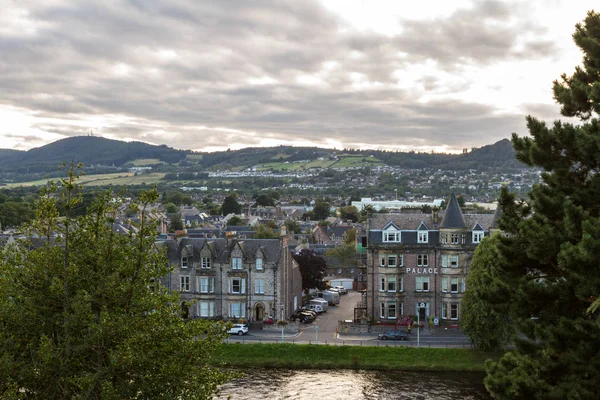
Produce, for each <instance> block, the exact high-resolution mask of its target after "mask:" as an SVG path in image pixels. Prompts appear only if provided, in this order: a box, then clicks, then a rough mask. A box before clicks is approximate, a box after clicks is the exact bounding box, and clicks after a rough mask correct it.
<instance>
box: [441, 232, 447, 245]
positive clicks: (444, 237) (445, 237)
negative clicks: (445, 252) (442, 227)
mask: <svg viewBox="0 0 600 400" xmlns="http://www.w3.org/2000/svg"><path fill="white" fill-rule="evenodd" d="M446 243H448V234H446V233H442V244H446Z"/></svg>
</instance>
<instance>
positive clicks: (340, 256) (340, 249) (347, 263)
mask: <svg viewBox="0 0 600 400" xmlns="http://www.w3.org/2000/svg"><path fill="white" fill-rule="evenodd" d="M325 255H326V256H327V257H331V258H334V259H336V260H337V265H339V266H340V267H342V268H352V267H355V266H356V247H354V244H344V245H341V246H336V247H334V248H332V249H327V250H326V251H325Z"/></svg>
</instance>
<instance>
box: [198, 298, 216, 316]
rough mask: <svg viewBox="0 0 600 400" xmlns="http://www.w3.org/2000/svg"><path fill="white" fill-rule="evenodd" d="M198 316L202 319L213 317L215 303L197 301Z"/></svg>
mask: <svg viewBox="0 0 600 400" xmlns="http://www.w3.org/2000/svg"><path fill="white" fill-rule="evenodd" d="M198 316H199V317H203V318H209V317H214V316H215V302H214V301H199V302H198Z"/></svg>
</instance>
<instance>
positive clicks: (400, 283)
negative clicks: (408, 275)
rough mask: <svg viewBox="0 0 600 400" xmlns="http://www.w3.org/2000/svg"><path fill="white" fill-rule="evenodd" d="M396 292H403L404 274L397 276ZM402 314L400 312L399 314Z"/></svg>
mask: <svg viewBox="0 0 600 400" xmlns="http://www.w3.org/2000/svg"><path fill="white" fill-rule="evenodd" d="M397 286H398V292H404V276H402V275H401V276H399V277H398V284H397ZM400 315H402V314H400Z"/></svg>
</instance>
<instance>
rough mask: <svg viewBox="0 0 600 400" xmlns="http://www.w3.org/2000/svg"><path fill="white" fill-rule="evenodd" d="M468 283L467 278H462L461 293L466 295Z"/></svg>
mask: <svg viewBox="0 0 600 400" xmlns="http://www.w3.org/2000/svg"><path fill="white" fill-rule="evenodd" d="M466 281H467V279H466V278H465V277H462V278H460V291H461V293H464V292H465V290H466V286H467V283H466Z"/></svg>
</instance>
